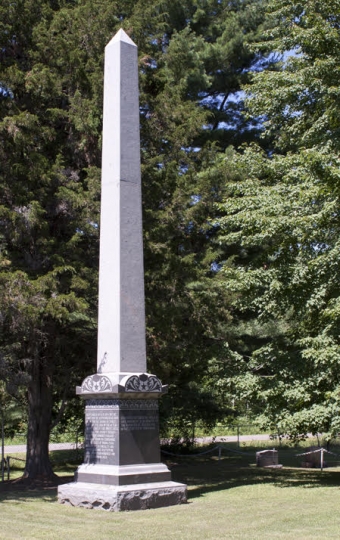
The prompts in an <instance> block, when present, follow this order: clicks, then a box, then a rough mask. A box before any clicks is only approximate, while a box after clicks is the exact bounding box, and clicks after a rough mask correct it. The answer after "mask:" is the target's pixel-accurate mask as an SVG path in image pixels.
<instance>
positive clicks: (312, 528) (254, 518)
mask: <svg viewBox="0 0 340 540" xmlns="http://www.w3.org/2000/svg"><path fill="white" fill-rule="evenodd" d="M262 446H263V447H264V445H263V443H262ZM227 447H228V448H233V449H237V448H236V445H231V444H228V445H227ZM303 448H304V447H300V448H298V449H294V448H289V447H288V446H287V447H285V448H282V449H279V461H280V463H282V464H283V465H284V468H283V469H259V468H257V467H256V466H255V465H254V462H255V452H256V451H257V450H259V447H257V446H254V445H252V446H251V445H250V444H248V445H243V447H242V448H241V450H242V451H245V452H247V455H243V454H242V455H240V454H233V453H230V452H229V453H227V452H224V453H223V458H222V460H221V461H218V459H217V457H215V456H214V457H208V458H207V457H196V458H192V457H184V458H183V457H181V458H177V457H174V458H172V460H171V461H170V462H169V463H168V464H169V466H170V468H171V469H172V475H173V479H174V480H176V481H181V482H185V483H187V484H188V487H189V503H188V504H187V505H182V506H175V507H168V508H160V509H156V510H147V511H138V512H126V513H125V512H122V513H117V514H116V513H106V512H103V511H97V510H85V509H78V508H72V507H69V506H64V505H60V504H58V503H57V502H56V490H45V491H44V490H37V491H26V492H20V491H9V492H0V538H1V539H5V538H6V539H22V540H25V539H32V540H34V539H41V538H44V539H50V540H54V539H55V540H64V539H65V540H69V539H72V540H78V539H79V540H80V539H81V540H92V539H93V540H104V539H107V538H117V539H119V540H125V539H126V540H144V539H145V540H146V539H147V540H156V539H157V540H159V539H161V538H164V539H176V540H182V539H183V540H186V539H204V540H205V539H222V538H227V539H246V540H248V539H250V540H253V539H254V540H256V539H262V538H265V539H276V538H282V539H290V538H291V539H293V538H294V539H295V538H299V540H301V539H302V540H303V539H311V538H316V539H319V538H320V539H324V538H338V537H339V528H340V513H339V510H338V509H339V499H340V468H337V467H335V466H334V465H336V464H337V461H336V456H333V459H334V461H333V462H332V463H330V464H331V465H333V467H332V468H329V469H326V470H324V471H323V472H320V470H315V469H301V468H300V467H299V465H300V461H301V458H298V457H296V454H297V453H299V452H300V451H303ZM332 450H333V451H334V452H337V451H338V450H339V454H340V449H337V447H333V448H332ZM75 459H76V455H75V453H74V452H67V453H64V452H53V454H52V460H53V461H54V463H55V469H56V471H57V472H58V474H61V475H65V474H71V473H72V472H73V471H74V469H75V462H74V460H75ZM337 459H339V460H340V457H337ZM19 472H20V471H17V473H18V474H19Z"/></svg>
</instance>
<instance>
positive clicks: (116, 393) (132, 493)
mask: <svg viewBox="0 0 340 540" xmlns="http://www.w3.org/2000/svg"><path fill="white" fill-rule="evenodd" d="M166 390H167V388H166V387H163V386H162V384H161V382H160V381H159V379H157V377H155V376H154V375H149V374H147V373H142V374H128V375H126V374H124V373H123V374H108V373H106V374H105V375H101V374H96V375H92V376H90V377H87V378H86V379H85V381H84V382H83V384H82V386H81V387H78V388H77V393H78V394H79V395H80V396H81V397H82V398H83V399H84V400H85V445H84V463H83V464H82V465H80V467H78V469H77V471H76V473H75V482H72V483H70V484H66V485H62V486H59V488H58V500H59V502H61V503H64V504H71V505H73V506H81V507H84V508H97V509H101V510H109V511H120V510H138V509H146V508H158V507H161V506H169V505H173V504H182V503H185V502H186V501H187V488H186V486H185V485H184V484H179V483H177V482H172V481H171V473H170V471H169V469H168V468H167V466H166V465H164V464H163V463H161V462H160V442H159V415H158V400H159V397H160V396H161V395H162V393H163V392H164V391H166Z"/></svg>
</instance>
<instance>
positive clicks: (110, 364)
mask: <svg viewBox="0 0 340 540" xmlns="http://www.w3.org/2000/svg"><path fill="white" fill-rule="evenodd" d="M101 189H102V192H101V213H100V264H99V317H98V357H97V373H96V374H94V375H90V376H88V377H86V379H85V380H84V381H83V383H82V385H81V386H79V387H77V394H78V395H79V396H80V397H81V398H82V399H84V401H85V449H84V463H83V464H82V465H80V467H78V469H77V471H76V473H75V481H74V482H72V483H70V484H65V485H62V486H60V487H59V489H58V500H59V502H61V503H68V504H71V505H73V506H83V507H86V508H99V509H104V510H110V511H119V510H137V509H144V508H156V507H160V506H170V505H173V504H181V503H184V502H186V500H187V495H186V486H185V485H184V484H179V483H176V482H172V481H171V473H170V471H169V470H168V468H167V467H166V465H164V464H163V463H161V462H160V444H159V418H158V400H159V398H160V397H161V395H162V393H164V392H166V391H167V387H165V386H162V383H161V381H160V380H159V379H158V378H157V377H156V376H155V375H152V374H149V373H147V372H146V347H145V311H144V271H143V239H142V202H141V173H140V134H139V91H138V57H137V47H136V45H135V44H134V42H133V41H132V40H131V39H130V38H129V36H128V35H127V34H126V33H125V32H124V31H123V30H119V32H118V33H117V34H116V35H115V36H114V38H113V39H112V40H111V41H110V43H109V44H108V45H107V46H106V49H105V72H104V115H103V150H102V184H101Z"/></svg>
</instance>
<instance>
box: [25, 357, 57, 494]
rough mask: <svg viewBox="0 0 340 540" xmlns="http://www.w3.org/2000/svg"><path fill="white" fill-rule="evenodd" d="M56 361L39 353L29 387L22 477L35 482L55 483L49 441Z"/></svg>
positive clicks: (34, 363) (34, 362)
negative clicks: (25, 447)
mask: <svg viewBox="0 0 340 540" xmlns="http://www.w3.org/2000/svg"><path fill="white" fill-rule="evenodd" d="M52 365H53V362H51V361H49V359H47V358H46V357H45V358H41V357H39V356H38V357H37V358H35V359H34V361H33V370H32V379H31V382H30V384H29V387H28V429H27V453H26V466H25V471H24V475H23V479H25V480H28V481H29V483H34V484H50V483H51V482H53V483H55V481H56V479H57V476H56V475H55V474H54V473H53V469H52V465H51V462H50V457H49V452H48V443H49V437H50V428H51V413H52V370H53V367H52Z"/></svg>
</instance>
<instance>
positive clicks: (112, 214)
mask: <svg viewBox="0 0 340 540" xmlns="http://www.w3.org/2000/svg"><path fill="white" fill-rule="evenodd" d="M139 140H140V135H139V90H138V57H137V47H136V45H135V44H134V43H133V41H132V40H131V39H130V38H129V36H128V35H127V34H126V33H125V32H124V31H123V30H119V32H118V33H117V34H116V35H115V36H114V38H113V39H112V40H111V41H110V42H109V44H108V45H107V46H106V48H105V75H104V119H103V152H102V193H101V216H100V271H99V276H100V277H99V320H98V357H97V370H98V373H113V372H115V373H117V372H119V373H124V372H125V373H126V372H134V373H143V372H145V371H146V351H145V308H144V270H143V239H142V203H141V175H140V142H139Z"/></svg>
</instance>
